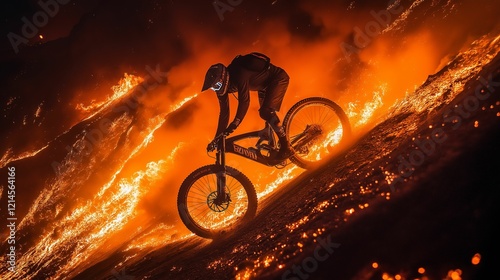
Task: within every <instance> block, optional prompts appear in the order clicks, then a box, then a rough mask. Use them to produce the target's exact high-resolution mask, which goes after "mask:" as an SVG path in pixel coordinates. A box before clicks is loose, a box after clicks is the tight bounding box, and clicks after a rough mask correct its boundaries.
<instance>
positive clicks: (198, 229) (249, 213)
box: [177, 164, 257, 239]
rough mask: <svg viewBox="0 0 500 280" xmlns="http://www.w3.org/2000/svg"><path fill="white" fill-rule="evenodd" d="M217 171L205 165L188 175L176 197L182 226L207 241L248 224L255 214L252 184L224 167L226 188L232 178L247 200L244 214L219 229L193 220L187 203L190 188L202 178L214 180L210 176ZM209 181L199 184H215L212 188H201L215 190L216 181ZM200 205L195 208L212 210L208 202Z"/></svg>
mask: <svg viewBox="0 0 500 280" xmlns="http://www.w3.org/2000/svg"><path fill="white" fill-rule="evenodd" d="M218 170H220V166H217V165H215V164H212V165H206V166H203V167H200V168H198V169H196V170H195V171H193V172H192V173H191V174H189V175H188V176H187V177H186V178H185V179H184V181H183V182H182V184H181V187H180V189H179V193H178V195H177V209H178V212H179V216H180V217H181V220H182V222H183V223H184V225H185V226H186V227H187V228H188V229H189V230H190V231H191V232H193V233H194V234H196V235H198V236H200V237H203V238H208V239H213V238H214V237H216V236H218V235H219V234H220V233H221V232H225V231H230V230H231V229H233V228H235V227H237V226H240V225H242V224H244V223H246V222H248V221H249V220H251V219H252V218H253V217H254V216H255V214H256V212H257V194H256V192H255V188H254V186H253V184H252V182H251V181H250V180H249V179H248V178H247V177H246V176H245V175H244V174H243V173H241V172H240V171H239V170H237V169H235V168H233V167H230V166H226V176H229V178H228V183H227V184H226V186H227V187H228V188H230V186H229V185H230V184H231V182H230V181H231V180H230V178H233V179H234V181H236V182H237V183H239V184H240V185H241V187H242V188H243V190H244V191H245V195H246V198H247V206H246V207H247V209H246V212H245V213H244V214H243V215H242V216H241V217H239V218H238V219H237V221H235V222H234V223H232V224H229V225H227V226H224V227H220V228H211V227H210V226H205V225H202V224H200V222H199V221H197V219H195V217H193V213H192V212H193V211H194V210H193V209H191V211H190V202H189V201H188V200H189V198H190V197H189V193H190V190H191V188H192V187H193V186H194V185H195V184H196V183H197V182H199V181H202V178H205V177H207V176H210V177H211V179H214V177H212V175H213V176H215V174H216V173H217V172H218ZM209 179H210V178H207V180H208V181H207V182H202V183H201V184H215V185H212V186H208V185H203V186H204V188H207V189H208V191H210V189H211V188H214V187H215V189H216V188H217V187H216V183H215V182H216V180H211V181H210V180H209ZM203 180H204V179H203ZM195 194H196V195H199V193H195ZM201 197H202V196H201V195H200V199H201ZM207 201H208V196H207ZM198 203H199V202H198ZM200 204H201V205H200V206H197V207H205V206H206V207H207V208H206V209H208V210H209V211H212V210H210V207H209V205H208V202H207V203H206V205H202V203H200ZM206 209H205V210H206ZM219 213H222V212H219ZM208 214H211V215H217V214H216V212H215V211H212V212H208ZM226 214H227V213H226ZM221 215H222V214H221Z"/></svg>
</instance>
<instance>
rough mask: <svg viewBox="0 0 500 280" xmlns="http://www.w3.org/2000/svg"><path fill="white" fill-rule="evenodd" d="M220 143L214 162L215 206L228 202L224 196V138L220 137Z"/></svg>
mask: <svg viewBox="0 0 500 280" xmlns="http://www.w3.org/2000/svg"><path fill="white" fill-rule="evenodd" d="M219 141H220V143H218V145H217V147H219V148H218V149H217V153H216V162H215V165H217V167H218V170H217V173H216V177H217V197H216V198H215V201H214V202H215V204H216V205H221V204H223V203H226V202H228V201H229V196H228V195H226V194H227V191H226V136H222V137H221V139H219Z"/></svg>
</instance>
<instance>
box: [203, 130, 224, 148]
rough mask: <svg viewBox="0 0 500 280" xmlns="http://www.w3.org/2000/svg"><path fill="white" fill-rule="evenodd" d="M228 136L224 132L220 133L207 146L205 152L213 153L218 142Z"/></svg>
mask: <svg viewBox="0 0 500 280" xmlns="http://www.w3.org/2000/svg"><path fill="white" fill-rule="evenodd" d="M227 135H228V134H227V133H225V132H222V133H221V134H219V135H217V136H216V137H215V138H214V140H212V142H210V143H209V144H208V147H207V152H213V151H215V150H216V149H217V147H218V144H219V141H220V140H221V139H223V138H225V137H226V136H227Z"/></svg>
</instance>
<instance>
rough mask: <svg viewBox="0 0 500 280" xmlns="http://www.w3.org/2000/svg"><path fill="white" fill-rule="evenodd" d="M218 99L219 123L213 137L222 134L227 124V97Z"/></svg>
mask: <svg viewBox="0 0 500 280" xmlns="http://www.w3.org/2000/svg"><path fill="white" fill-rule="evenodd" d="M218 98H219V123H218V124H217V132H216V133H215V137H217V136H218V135H219V134H221V133H222V132H224V130H225V129H226V127H227V125H228V123H229V97H228V95H227V94H225V95H224V96H221V97H218Z"/></svg>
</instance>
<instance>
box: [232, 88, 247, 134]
mask: <svg viewBox="0 0 500 280" xmlns="http://www.w3.org/2000/svg"><path fill="white" fill-rule="evenodd" d="M249 106H250V90H249V87H248V82H244V83H242V85H241V87H240V88H238V109H237V111H236V116H235V117H234V120H235V121H237V122H238V125H239V123H240V122H241V121H243V118H244V117H245V115H246V114H247V111H248V107H249Z"/></svg>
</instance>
